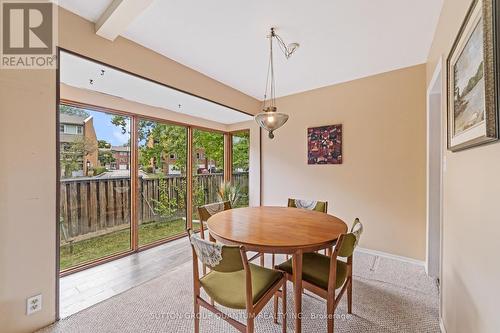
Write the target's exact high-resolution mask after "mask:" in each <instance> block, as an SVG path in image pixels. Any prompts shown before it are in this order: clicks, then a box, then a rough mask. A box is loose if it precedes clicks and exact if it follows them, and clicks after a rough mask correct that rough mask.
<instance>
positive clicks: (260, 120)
mask: <svg viewBox="0 0 500 333" xmlns="http://www.w3.org/2000/svg"><path fill="white" fill-rule="evenodd" d="M268 38H269V66H268V68H267V79H266V92H265V94H264V102H263V106H262V112H260V113H259V114H257V115H256V116H255V121H256V122H257V124H259V126H260V127H262V128H263V129H265V130H266V131H268V132H269V138H270V139H272V138H274V131H275V130H277V129H278V128H280V127H281V126H283V125H284V124H285V123H286V121H287V120H288V115H287V114H284V113H281V112H278V108H277V107H276V87H275V85H276V81H275V78H274V61H273V41H274V40H276V42H277V43H278V46H279V48H280V50H281V51H282V52H283V54H284V55H285V57H286V58H287V59H288V58H290V56H291V55H292V54H293V53H294V52H295V51H296V50H297V48H298V47H299V44H298V43H292V44H289V45H288V46H287V45H286V44H285V42H283V40H282V39H281V37H280V36H278V35H277V34H276V32H275V31H274V28H271V33H270V34H269V36H268Z"/></svg>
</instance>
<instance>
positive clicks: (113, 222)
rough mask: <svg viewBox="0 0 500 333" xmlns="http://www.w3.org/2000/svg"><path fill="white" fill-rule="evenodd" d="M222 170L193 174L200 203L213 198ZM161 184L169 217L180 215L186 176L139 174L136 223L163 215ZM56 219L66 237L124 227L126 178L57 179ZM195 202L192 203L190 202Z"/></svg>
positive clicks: (243, 181) (240, 178)
mask: <svg viewBox="0 0 500 333" xmlns="http://www.w3.org/2000/svg"><path fill="white" fill-rule="evenodd" d="M223 180H224V177H223V174H207V175H195V176H194V186H193V188H194V192H196V193H198V195H201V198H200V199H199V200H200V201H202V202H203V203H208V202H215V201H217V200H218V199H217V190H218V188H219V186H220V184H221V183H222V182H223ZM233 182H234V183H235V184H240V186H247V184H248V173H247V172H245V173H234V174H233ZM161 187H163V189H164V193H168V197H169V198H170V199H175V202H176V203H177V205H176V207H177V210H176V211H174V212H173V213H172V214H171V217H172V218H178V217H184V216H185V207H186V203H185V200H186V177H183V176H169V177H165V178H143V177H140V178H139V184H138V191H139V198H138V205H137V210H138V211H137V214H138V219H139V223H143V222H150V221H157V220H160V219H164V218H165V217H164V216H161V215H160V213H159V209H158V208H159V207H158V204H159V201H160V194H161ZM60 191H61V193H60V194H61V195H60V214H61V216H60V221H61V223H63V224H64V227H65V229H66V230H67V235H68V237H77V236H82V235H86V234H90V233H98V232H99V231H105V230H114V229H119V228H120V227H126V225H127V224H129V223H130V206H131V204H130V178H128V177H120V178H77V179H64V180H61V181H60ZM193 205H195V203H193Z"/></svg>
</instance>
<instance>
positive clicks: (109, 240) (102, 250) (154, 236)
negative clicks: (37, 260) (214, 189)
mask: <svg viewBox="0 0 500 333" xmlns="http://www.w3.org/2000/svg"><path fill="white" fill-rule="evenodd" d="M185 223H186V222H185V221H184V220H182V219H179V220H174V221H171V222H151V223H144V224H141V225H140V226H139V246H142V245H146V244H149V243H151V242H154V241H157V240H159V239H163V238H168V237H172V236H175V235H178V234H180V233H183V232H184V231H185ZM129 249H130V230H129V229H124V230H120V231H115V232H112V233H109V234H105V235H102V236H97V237H94V238H90V239H86V240H82V241H79V242H75V243H73V253H70V246H69V245H63V246H61V251H60V265H61V270H63V269H66V268H69V267H72V266H76V265H79V264H82V263H85V262H89V261H92V260H95V259H99V258H102V257H105V256H109V255H111V254H116V253H119V252H124V251H127V250H129Z"/></svg>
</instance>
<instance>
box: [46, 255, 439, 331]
mask: <svg viewBox="0 0 500 333" xmlns="http://www.w3.org/2000/svg"><path fill="white" fill-rule="evenodd" d="M268 266H269V265H268ZM191 274H192V273H191V263H186V264H184V265H181V266H178V267H176V268H175V269H173V270H172V271H170V272H169V273H167V274H165V275H162V276H160V277H158V278H155V279H153V280H151V281H148V282H146V283H144V284H142V285H140V286H138V287H136V288H133V289H131V290H129V291H126V292H124V293H122V294H120V295H117V296H115V297H113V298H111V299H108V300H106V301H103V302H102V303H99V304H96V305H94V306H92V307H91V308H88V309H86V310H83V311H82V312H79V313H77V314H74V315H72V316H70V317H68V318H66V319H63V320H61V321H59V322H57V323H56V324H54V325H52V326H49V327H46V328H45V329H42V330H41V331H40V332H43V333H48V332H64V333H67V332H85V333H87V332H92V333H98V332H192V331H193V320H192V318H191V314H192V302H193V300H192V277H191ZM354 274H355V280H354V295H353V314H352V315H348V314H347V310H346V300H345V297H344V299H343V300H342V301H341V303H340V305H339V308H337V311H336V316H337V319H336V323H335V332H339V333H341V332H349V333H352V332H394V333H396V332H398V333H399V332H419V333H420V332H426V333H427V332H429V333H430V332H440V329H439V322H438V296H437V288H436V286H435V283H434V281H433V280H431V279H429V278H428V277H427V276H426V275H425V272H424V269H423V267H421V266H418V265H414V264H410V263H405V262H400V261H396V260H392V259H386V258H380V257H375V256H372V255H367V254H363V253H356V255H355V257H354ZM288 291H289V293H288V310H289V311H288V314H289V315H292V309H293V297H292V294H291V291H292V285H289V288H288ZM271 303H272V302H271ZM223 311H226V312H228V313H230V314H231V316H233V317H235V318H240V319H241V318H242V313H241V312H240V311H228V310H227V309H223ZM303 313H304V316H303V324H302V325H303V332H314V333H319V332H326V320H325V319H324V316H325V315H326V305H325V302H324V301H323V300H321V299H319V298H316V297H315V296H310V295H304V297H303ZM202 316H203V318H202V321H201V332H217V333H218V332H236V330H235V329H233V328H232V327H231V326H229V325H228V324H226V322H225V321H223V320H221V319H219V318H217V317H216V316H215V315H212V314H211V313H210V312H208V311H206V310H202ZM290 318H291V317H289V320H288V325H287V327H288V332H293V331H294V323H293V320H291V319H290ZM256 332H266V333H267V332H269V333H270V332H281V326H280V325H275V324H274V323H273V320H272V304H268V306H267V307H266V308H265V309H264V311H263V312H262V313H261V314H260V316H259V317H258V319H257V321H256Z"/></svg>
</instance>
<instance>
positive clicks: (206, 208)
mask: <svg viewBox="0 0 500 333" xmlns="http://www.w3.org/2000/svg"><path fill="white" fill-rule="evenodd" d="M231 208H232V207H231V202H230V201H224V202H215V203H211V204H207V205H203V206H199V207H198V214H199V215H200V221H202V222H206V221H207V220H208V219H209V218H210V217H211V216H212V215H215V214H217V213H219V212H222V211H225V210H228V209H231Z"/></svg>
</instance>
